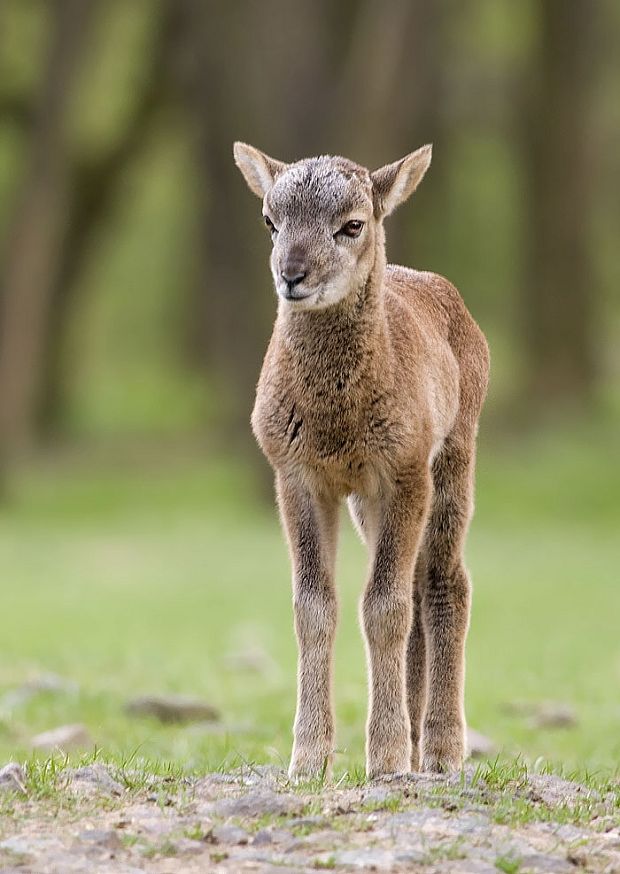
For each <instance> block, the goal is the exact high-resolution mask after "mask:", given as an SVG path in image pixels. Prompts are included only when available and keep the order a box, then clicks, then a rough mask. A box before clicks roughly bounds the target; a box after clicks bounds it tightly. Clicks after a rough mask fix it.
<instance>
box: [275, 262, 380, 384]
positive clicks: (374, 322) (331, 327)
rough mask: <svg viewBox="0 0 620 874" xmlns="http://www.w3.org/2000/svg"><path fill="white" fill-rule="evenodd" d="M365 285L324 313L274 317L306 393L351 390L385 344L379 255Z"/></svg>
mask: <svg viewBox="0 0 620 874" xmlns="http://www.w3.org/2000/svg"><path fill="white" fill-rule="evenodd" d="M378 254H379V257H376V258H375V263H374V265H373V268H372V270H371V271H370V273H369V275H368V276H367V278H366V280H365V281H364V282H363V283H362V284H361V285H360V287H359V288H357V289H355V290H354V291H352V293H350V294H349V295H348V296H347V297H346V298H345V299H344V300H343V301H341V302H340V303H338V304H335V305H334V306H331V307H328V308H326V309H324V310H309V311H304V310H301V311H296V312H295V311H286V310H284V308H282V309H281V310H280V312H279V314H278V322H279V327H280V330H281V334H280V336H281V337H283V338H284V343H285V347H286V351H287V357H288V358H289V363H290V365H291V366H292V367H294V369H295V370H296V372H297V373H298V375H299V376H300V377H301V378H302V379H303V381H304V383H305V385H306V387H307V388H308V389H310V390H312V388H313V387H315V388H318V387H319V385H320V384H323V386H324V388H325V390H326V391H328V392H329V391H332V390H333V387H334V386H336V387H338V388H340V389H341V390H344V389H346V388H347V387H351V386H352V385H354V384H356V383H357V382H359V380H360V379H362V378H363V377H364V376H368V375H369V372H370V371H371V370H372V369H373V366H374V364H375V363H376V361H377V360H378V358H379V357H380V356H381V352H382V349H383V347H384V346H385V345H386V344H387V342H388V340H387V324H386V318H385V307H384V299H383V290H382V286H383V274H384V271H385V255H384V254H383V252H382V251H380V252H379V253H378Z"/></svg>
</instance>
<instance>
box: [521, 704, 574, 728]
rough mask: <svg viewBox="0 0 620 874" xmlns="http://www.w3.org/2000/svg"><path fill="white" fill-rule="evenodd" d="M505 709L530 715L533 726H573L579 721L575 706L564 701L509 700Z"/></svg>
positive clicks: (529, 718) (522, 715)
mask: <svg viewBox="0 0 620 874" xmlns="http://www.w3.org/2000/svg"><path fill="white" fill-rule="evenodd" d="M504 710H505V711H506V713H510V714H511V715H513V716H521V717H528V724H529V726H530V727H531V728H572V727H573V726H575V725H577V723H578V719H577V714H576V713H575V709H574V707H572V705H570V704H566V703H564V702H562V701H509V702H507V703H506V704H505V705H504Z"/></svg>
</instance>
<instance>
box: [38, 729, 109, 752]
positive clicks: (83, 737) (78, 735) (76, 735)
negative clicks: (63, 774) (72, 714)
mask: <svg viewBox="0 0 620 874" xmlns="http://www.w3.org/2000/svg"><path fill="white" fill-rule="evenodd" d="M30 745H31V746H32V748H33V749H35V750H41V751H43V752H50V753H52V752H54V751H55V750H62V751H63V752H69V751H70V750H77V749H87V748H88V747H91V746H93V739H92V738H91V736H90V734H89V733H88V729H87V728H86V726H84V725H82V724H81V723H79V722H78V723H75V724H73V725H60V726H58V728H53V729H51V730H50V731H44V732H42V733H41V734H37V735H36V736H35V737H33V738H32V740H31V741H30Z"/></svg>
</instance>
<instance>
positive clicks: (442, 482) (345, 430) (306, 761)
mask: <svg viewBox="0 0 620 874" xmlns="http://www.w3.org/2000/svg"><path fill="white" fill-rule="evenodd" d="M235 157H236V160H237V163H238V164H239V166H240V168H241V170H242V172H243V173H244V175H245V176H246V179H247V181H248V184H249V185H250V187H251V188H252V189H253V190H254V191H255V193H257V194H260V195H262V196H263V197H264V210H265V213H266V215H268V217H269V218H270V220H271V221H272V223H273V226H274V228H277V231H276V230H274V232H273V234H272V236H273V238H274V251H273V254H272V259H271V266H272V271H273V274H274V280H275V283H276V289H277V291H278V294H279V295H280V297H281V301H280V304H279V309H278V315H277V319H276V324H275V328H274V332H273V336H272V338H271V342H270V344H269V348H268V350H267V354H266V356H265V361H264V364H263V369H262V372H261V375H260V379H259V383H258V389H257V396H256V404H255V408H254V413H253V415H252V426H253V429H254V432H255V434H256V437H257V440H258V442H259V444H260V446H261V448H262V450H263V452H264V453H265V455H266V456H267V458H268V459H269V461H270V463H271V464H272V466H273V468H274V470H275V472H276V484H277V497H278V503H279V506H280V512H281V515H282V519H283V523H284V527H285V529H286V533H287V536H288V542H289V547H290V553H291V559H292V565H293V591H294V610H295V627H296V632H297V638H298V644H299V667H298V701H297V714H296V718H295V728H294V746H293V754H292V760H291V768H290V771H291V774H292V775H300V774H303V775H313V774H317V773H319V772H321V770H322V769H323V768H324V765H325V762H326V761H329V760H330V758H331V754H332V750H333V746H334V725H333V711H332V702H331V661H332V647H333V641H334V634H335V628H336V613H337V605H336V594H335V586H334V564H335V549H336V536H337V519H338V512H337V511H338V504H339V502H340V501H341V500H342V499H343V498H347V499H348V501H349V507H350V510H351V514H352V516H353V518H354V521H355V522H356V524H357V526H358V528H359V530H360V532H361V534H362V537H363V538H364V540H365V541H366V543H367V544H368V546H369V548H370V550H371V554H372V567H371V571H370V578H369V581H368V584H367V587H366V590H365V593H364V596H363V598H362V603H361V610H360V615H361V623H362V627H363V631H364V635H365V640H366V648H367V655H368V666H369V677H370V705H369V716H368V725H367V771H368V774H369V775H370V776H375V775H378V774H383V773H394V772H404V771H408V770H410V769H412V770H419V769H420V767H422V768H424V769H425V770H432V771H438V770H444V769H454V768H459V767H460V766H461V764H462V761H463V756H464V741H465V719H464V705H463V683H464V645H465V637H466V634H467V627H468V622H469V609H470V584H469V579H468V575H467V571H466V570H465V567H464V564H463V547H464V540H465V535H466V531H467V526H468V523H469V520H470V517H471V514H472V510H473V471H474V459H475V440H476V432H477V423H478V417H479V414H480V410H481V407H482V402H483V399H484V396H485V392H486V386H487V378H488V350H487V345H486V342H485V340H484V337H483V335H482V333H481V331H480V329H479V328H478V326H477V325H476V323H475V322H474V320H473V319H472V317H471V316H470V314H469V313H468V311H467V309H466V307H465V304H464V303H463V301H462V299H461V297H460V295H459V294H458V292H457V290H456V289H455V288H454V286H452V285H451V284H450V283H449V282H448V281H447V280H445V279H443V278H442V277H440V276H437V275H435V274H431V273H422V272H418V271H414V270H409V269H406V268H403V267H396V266H393V265H389V266H386V264H385V238H384V233H383V218H384V216H385V215H387V214H388V213H389V212H391V211H392V209H394V207H395V206H396V205H397V204H398V203H399V202H401V201H402V200H403V199H405V198H406V197H407V196H408V195H409V194H410V193H411V192H412V191H413V190H414V189H415V187H416V185H417V184H418V183H419V181H420V179H421V178H422V176H423V175H424V172H425V170H426V168H427V166H428V164H429V163H430V149H429V148H428V147H425V148H424V149H421V150H418V152H415V153H413V154H412V155H409V156H407V157H406V158H404V159H402V160H401V161H398V162H396V163H395V164H391V165H388V166H387V167H384V168H381V169H380V170H379V171H376V172H375V173H373V174H370V173H369V172H368V171H367V170H366V169H365V168H363V167H359V166H358V165H355V164H353V163H352V162H349V161H346V159H343V158H320V159H309V160H308V161H302V162H299V163H298V164H294V165H286V164H282V163H281V162H276V161H274V160H273V159H271V158H268V157H267V156H266V155H264V154H263V153H261V152H258V150H256V149H253V148H252V147H250V146H244V145H242V144H236V146H235ZM351 218H353V219H354V220H360V221H363V222H364V226H363V229H362V231H361V233H360V234H359V236H358V237H356V238H354V239H350V238H349V237H348V236H346V235H343V234H342V232H339V231H338V228H339V227H340V226H341V225H342V224H344V223H345V221H346V220H347V219H349V220H350V219H351ZM325 229H327V230H325ZM291 264H292V265H293V269H294V271H295V273H296V274H299V275H301V274H302V273H303V279H301V280H299V281H297V280H296V281H295V285H294V287H291V286H290V284H289V282H288V279H286V281H285V279H284V277H288V276H289V273H290V269H289V268H291ZM282 274H284V276H283V275H282ZM291 295H299V296H291ZM414 569H415V573H414Z"/></svg>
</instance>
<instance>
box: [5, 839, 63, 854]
mask: <svg viewBox="0 0 620 874" xmlns="http://www.w3.org/2000/svg"><path fill="white" fill-rule="evenodd" d="M58 849H62V844H61V843H60V841H59V840H58V839H57V838H55V837H49V836H45V835H44V836H42V837H37V836H36V835H35V836H33V835H13V837H10V838H6V840H4V841H0V850H7V851H8V852H9V853H15V854H16V855H19V856H37V855H39V854H41V853H49V852H51V851H53V850H58Z"/></svg>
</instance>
